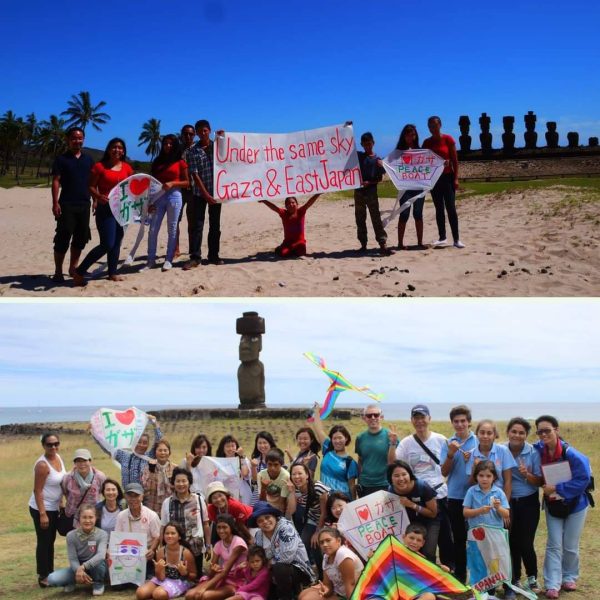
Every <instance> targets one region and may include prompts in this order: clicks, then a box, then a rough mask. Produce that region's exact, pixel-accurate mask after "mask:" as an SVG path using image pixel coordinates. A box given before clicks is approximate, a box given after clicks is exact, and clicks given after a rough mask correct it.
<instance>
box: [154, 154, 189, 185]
mask: <svg viewBox="0 0 600 600" xmlns="http://www.w3.org/2000/svg"><path fill="white" fill-rule="evenodd" d="M184 169H187V163H186V162H185V160H178V161H177V162H174V163H171V164H170V165H164V164H163V165H158V166H156V167H152V175H153V176H154V177H156V179H158V180H159V181H160V182H161V183H169V181H182V180H185V179H186V177H185V172H184Z"/></svg>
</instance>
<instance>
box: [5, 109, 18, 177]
mask: <svg viewBox="0 0 600 600" xmlns="http://www.w3.org/2000/svg"><path fill="white" fill-rule="evenodd" d="M22 123H23V119H22V118H20V117H17V115H16V114H15V113H14V112H13V111H12V110H7V111H6V112H5V113H4V114H3V115H2V117H0V150H1V152H2V158H3V159H2V170H1V172H2V174H6V173H7V172H8V165H9V162H10V159H11V156H13V155H14V154H15V153H16V151H17V147H18V145H19V144H20V141H19V138H20V131H21V124H22Z"/></svg>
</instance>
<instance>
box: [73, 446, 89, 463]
mask: <svg viewBox="0 0 600 600" xmlns="http://www.w3.org/2000/svg"><path fill="white" fill-rule="evenodd" d="M78 458H83V460H92V453H91V452H90V451H89V450H88V449H87V448H78V449H77V450H75V454H73V462H75V461H76V460H77V459H78Z"/></svg>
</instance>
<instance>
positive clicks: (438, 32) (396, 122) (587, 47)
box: [0, 0, 600, 158]
mask: <svg viewBox="0 0 600 600" xmlns="http://www.w3.org/2000/svg"><path fill="white" fill-rule="evenodd" d="M2 4H3V5H2V19H1V20H0V37H1V39H2V41H3V43H2V50H0V58H2V94H1V95H0V113H4V112H5V111H6V110H8V109H11V110H13V111H15V112H16V113H17V114H18V115H20V116H25V115H26V114H28V113H30V112H35V113H36V115H37V116H38V118H40V119H45V118H48V116H49V115H50V114H51V113H55V114H58V113H60V112H61V111H62V110H64V109H65V108H66V102H67V100H68V99H69V98H70V97H71V95H72V94H76V93H78V92H79V91H81V90H87V91H90V93H91V97H92V100H93V101H94V102H96V103H97V102H98V101H100V100H105V101H106V102H107V103H108V105H107V107H106V111H107V112H108V113H109V114H111V115H112V120H111V121H110V123H109V124H108V125H107V126H106V127H105V129H104V130H103V131H102V132H101V133H100V134H98V133H95V132H93V131H91V130H90V131H89V132H88V138H87V143H88V145H91V146H94V147H104V146H105V145H106V142H107V141H108V139H109V138H110V137H113V136H116V135H118V136H121V137H124V138H125V140H126V141H127V142H128V146H129V150H130V152H129V154H130V155H131V156H133V157H134V158H143V156H144V155H143V152H142V150H141V149H138V148H137V147H136V144H137V137H138V135H139V133H140V130H141V126H142V124H143V123H144V122H145V121H146V120H147V119H149V118H151V117H154V118H159V119H161V120H162V131H163V133H168V132H172V131H176V130H179V128H180V127H181V125H182V124H184V123H186V122H192V123H193V122H194V121H195V120H197V119H199V118H208V119H209V120H210V121H211V124H212V125H213V130H215V129H218V128H224V129H227V130H229V131H246V132H271V133H277V132H288V131H296V130H302V129H311V128H314V127H321V126H325V125H333V124H336V123H341V122H344V121H345V120H346V119H350V120H353V121H354V123H355V129H356V132H357V133H361V132H363V131H365V130H371V131H372V132H373V133H374V134H375V137H376V140H377V146H376V149H378V150H379V151H380V153H382V154H383V153H385V152H387V151H388V150H390V149H391V148H392V147H393V145H394V144H395V141H396V139H397V136H398V133H399V131H400V129H401V128H402V126H403V125H404V124H405V123H407V122H414V123H415V124H416V125H417V127H418V129H419V132H420V135H421V138H422V139H423V138H424V137H425V134H426V133H427V129H426V119H427V117H428V116H429V115H431V114H438V115H440V116H441V117H442V120H443V121H444V130H445V131H446V132H448V133H450V134H453V135H455V136H456V137H458V134H459V132H458V125H457V122H458V118H459V116H460V115H462V114H466V115H469V116H470V118H471V123H472V125H471V135H472V136H473V138H474V143H473V145H474V146H475V147H478V146H479V139H478V135H479V125H478V123H477V119H478V117H479V115H480V114H481V113H482V112H484V111H485V112H487V113H488V114H489V115H491V117H492V133H493V134H494V146H495V147H499V146H500V143H501V140H500V134H501V133H502V116H504V115H514V116H515V117H516V124H515V133H516V134H517V145H518V146H522V145H523V136H522V133H523V131H524V124H523V115H524V114H526V113H527V111H528V110H533V111H535V113H536V114H537V116H538V127H537V130H538V133H539V143H540V145H543V144H545V141H544V137H543V133H544V131H545V123H546V121H548V120H552V121H558V131H559V134H560V143H561V145H563V144H564V145H566V134H567V132H568V131H571V130H574V131H578V132H579V133H580V140H581V142H582V143H587V138H588V137H589V136H591V135H595V136H598V135H600V117H599V115H598V106H599V104H600V85H599V78H598V72H599V70H600V64H599V63H600V60H599V58H600V51H599V50H600V42H599V41H598V39H599V38H598V35H597V23H598V21H599V16H600V8H599V5H598V3H595V2H591V1H590V0H571V1H570V2H568V3H564V2H558V1H556V0H548V1H546V2H543V3H540V2H538V1H537V0H523V1H521V2H518V3H517V2H481V1H480V0H477V1H475V0H467V1H461V2H454V3H451V2H447V1H441V0H430V1H429V2H427V3H425V4H421V3H409V2H405V1H398V0H382V1H379V2H365V1H364V0H361V1H359V0H344V1H343V2H342V1H337V0H325V1H323V0H320V1H315V0H303V1H302V2H299V1H297V0H290V1H288V2H280V1H277V2H275V1H271V0H265V1H263V0H257V1H256V2H247V1H241V0H227V1H219V0H201V1H198V2H187V3H172V2H164V0H144V2H141V1H138V2H122V1H119V2H116V1H115V0H105V1H103V2H87V3H85V2H84V3H82V2H78V3H74V2H70V1H67V0H56V1H55V2H47V1H41V0H29V1H28V2H16V1H15V0H6V1H5V2H3V3H2Z"/></svg>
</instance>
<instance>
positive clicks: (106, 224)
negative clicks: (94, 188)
mask: <svg viewBox="0 0 600 600" xmlns="http://www.w3.org/2000/svg"><path fill="white" fill-rule="evenodd" d="M96 227H97V229H98V234H99V235H100V243H99V244H98V245H97V246H96V247H95V248H92V249H91V250H90V251H89V252H88V254H87V256H86V257H85V258H84V259H83V261H82V262H81V264H80V265H79V267H77V272H78V273H79V274H80V275H84V274H85V272H86V271H87V270H88V269H89V268H90V267H91V266H92V265H93V264H94V263H95V262H97V261H98V260H99V259H100V258H102V257H103V256H104V255H105V254H106V259H107V263H108V274H109V275H116V274H117V266H118V264H119V252H120V251H121V240H122V239H123V228H122V227H121V226H120V225H119V224H118V223H117V220H116V219H115V218H114V216H113V214H112V212H111V210H110V206H109V205H108V204H99V205H98V207H97V208H96Z"/></svg>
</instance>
